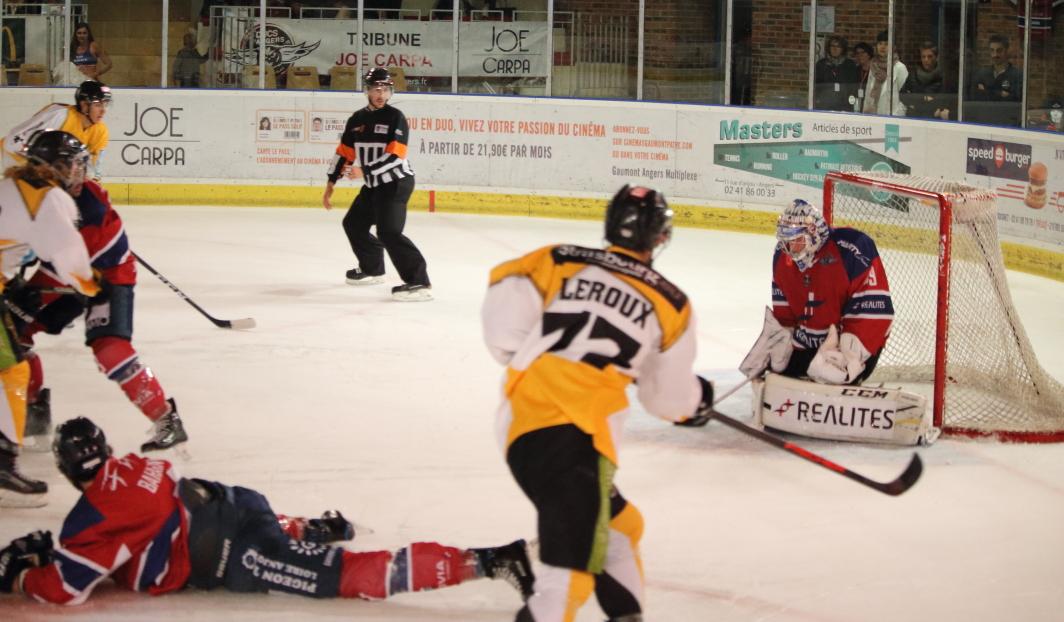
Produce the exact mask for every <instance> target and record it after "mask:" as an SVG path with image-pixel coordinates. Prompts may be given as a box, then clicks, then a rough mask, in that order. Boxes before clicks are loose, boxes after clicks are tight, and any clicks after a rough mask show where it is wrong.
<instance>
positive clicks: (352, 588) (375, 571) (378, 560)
mask: <svg viewBox="0 0 1064 622" xmlns="http://www.w3.org/2000/svg"><path fill="white" fill-rule="evenodd" d="M342 555H343V561H342V562H341V564H342V566H341V568H340V596H341V597H343V598H364V599H368V600H379V599H382V598H387V597H388V595H389V593H390V590H389V589H388V587H389V586H388V575H389V572H388V570H389V568H390V566H391V562H392V554H391V553H389V552H388V551H368V552H365V553H355V552H353V551H347V550H343V551H342Z"/></svg>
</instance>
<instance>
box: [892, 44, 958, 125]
mask: <svg viewBox="0 0 1064 622" xmlns="http://www.w3.org/2000/svg"><path fill="white" fill-rule="evenodd" d="M942 82H943V81H942V67H941V66H940V65H939V64H938V46H937V45H935V44H934V43H932V42H931V41H924V42H923V43H921V44H920V64H919V65H918V66H917V67H916V69H915V70H914V71H913V72H912V73H910V74H909V79H908V80H906V81H905V85H904V86H902V87H901V92H902V93H907V94H911V95H910V96H909V97H906V98H905V102H906V108H907V109H908V112H909V116H911V117H924V118H941V119H948V118H949V105H948V104H947V103H946V102H945V101H944V98H943V97H942V96H941V94H942V90H943V85H942Z"/></svg>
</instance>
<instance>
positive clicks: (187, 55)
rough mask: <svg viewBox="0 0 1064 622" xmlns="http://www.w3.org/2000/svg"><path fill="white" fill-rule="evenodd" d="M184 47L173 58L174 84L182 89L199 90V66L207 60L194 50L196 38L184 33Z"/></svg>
mask: <svg viewBox="0 0 1064 622" xmlns="http://www.w3.org/2000/svg"><path fill="white" fill-rule="evenodd" d="M183 41H184V45H185V47H183V48H181V49H180V50H178V51H177V56H176V57H174V84H175V85H177V86H180V87H182V88H199V85H200V83H199V81H200V65H202V64H203V61H205V60H207V59H206V58H205V57H204V56H202V55H201V54H200V53H199V52H198V51H197V50H196V36H195V35H193V34H192V33H190V32H187V33H185V37H184V39H183Z"/></svg>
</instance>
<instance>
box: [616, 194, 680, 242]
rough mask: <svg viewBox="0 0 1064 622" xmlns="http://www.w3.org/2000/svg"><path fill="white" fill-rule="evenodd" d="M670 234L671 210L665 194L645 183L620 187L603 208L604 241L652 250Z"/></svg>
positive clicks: (666, 239)
mask: <svg viewBox="0 0 1064 622" xmlns="http://www.w3.org/2000/svg"><path fill="white" fill-rule="evenodd" d="M671 235H672V210H671V209H669V206H668V204H667V203H666V202H665V195H663V194H661V193H660V192H658V191H657V190H653V189H651V188H646V187H644V186H630V185H627V184H625V186H624V187H623V188H621V189H620V190H619V191H617V194H615V195H613V200H611V201H610V205H609V207H607V208H606V240H607V241H608V242H609V243H610V244H616V245H617V246H620V247H622V248H627V249H629V250H633V251H638V252H645V251H652V250H654V249H655V248H656V247H657V246H659V245H660V244H663V243H665V242H667V241H668V239H669V237H671Z"/></svg>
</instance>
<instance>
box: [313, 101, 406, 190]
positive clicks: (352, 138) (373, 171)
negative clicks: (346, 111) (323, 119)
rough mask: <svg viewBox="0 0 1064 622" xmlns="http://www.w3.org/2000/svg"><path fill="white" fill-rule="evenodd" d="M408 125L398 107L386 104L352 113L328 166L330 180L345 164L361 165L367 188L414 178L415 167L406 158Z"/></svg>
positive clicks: (332, 180) (334, 178) (334, 179)
mask: <svg viewBox="0 0 1064 622" xmlns="http://www.w3.org/2000/svg"><path fill="white" fill-rule="evenodd" d="M409 138H410V127H409V126H408V125H407V122H406V116H404V115H403V113H402V112H401V111H400V110H399V109H398V108H393V107H392V106H388V105H385V106H383V107H382V108H379V109H377V110H373V109H371V108H370V107H369V106H367V107H365V108H362V109H361V110H358V111H356V112H355V114H353V115H351V118H350V119H348V120H347V126H346V127H344V133H343V135H342V136H341V137H340V145H339V146H337V147H336V156H335V157H334V158H333V161H332V164H331V165H330V167H329V181H330V182H333V183H336V180H337V179H339V178H340V175H341V174H342V173H343V170H344V167H345V166H347V165H348V164H351V163H356V164H357V165H358V166H360V167H361V168H362V174H363V176H364V181H365V184H366V186H367V187H369V188H376V187H377V186H380V185H381V184H387V183H390V182H393V181H398V180H400V179H402V178H403V177H413V176H414V169H413V168H412V167H411V166H410V162H409V161H408V160H407V159H406V149H407V141H408V140H409Z"/></svg>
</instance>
